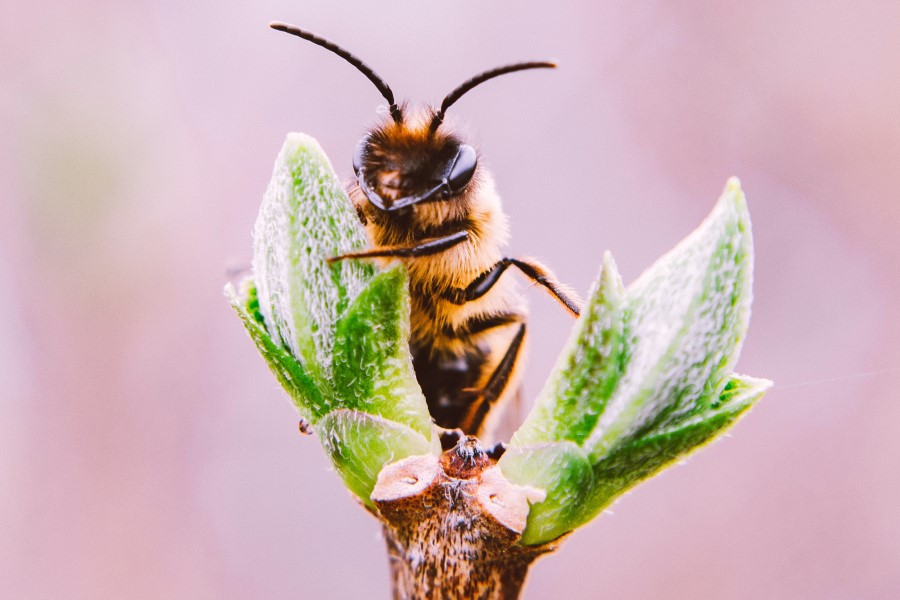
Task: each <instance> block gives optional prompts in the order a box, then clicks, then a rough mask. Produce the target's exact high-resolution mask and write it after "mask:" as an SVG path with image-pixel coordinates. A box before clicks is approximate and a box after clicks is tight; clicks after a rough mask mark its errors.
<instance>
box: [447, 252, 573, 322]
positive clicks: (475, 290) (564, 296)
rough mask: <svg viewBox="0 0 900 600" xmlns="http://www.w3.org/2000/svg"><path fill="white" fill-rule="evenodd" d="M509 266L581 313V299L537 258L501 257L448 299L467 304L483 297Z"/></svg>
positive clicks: (567, 306) (455, 302) (571, 308)
mask: <svg viewBox="0 0 900 600" xmlns="http://www.w3.org/2000/svg"><path fill="white" fill-rule="evenodd" d="M509 267H516V268H518V269H519V270H520V271H521V272H522V273H523V274H524V275H525V276H526V277H528V278H529V279H531V280H532V281H534V282H535V283H539V284H540V285H542V286H544V287H545V288H547V291H549V292H550V294H551V295H553V297H554V298H555V299H556V300H557V301H559V303H560V304H562V305H563V306H564V307H566V310H568V311H569V312H570V313H572V315H573V316H576V317H577V316H578V315H579V314H581V300H579V299H578V298H577V297H574V296H573V295H572V294H571V293H570V292H568V291H566V289H565V288H564V286H563V285H562V284H561V283H560V282H559V281H557V280H556V277H555V276H554V275H553V273H551V272H550V270H549V269H547V268H546V267H544V266H543V265H541V264H540V263H539V262H537V261H535V260H530V259H525V258H502V259H500V260H499V261H498V262H497V264H495V265H494V266H493V267H491V268H490V269H488V270H487V271H485V272H484V273H482V274H481V275H479V276H478V277H476V278H475V279H474V280H473V281H472V283H470V284H469V285H468V286H467V287H465V288H462V289H459V288H457V289H454V290H451V293H450V294H448V295H447V299H448V300H449V301H450V302H453V303H454V304H465V303H466V302H471V301H472V300H477V299H478V298H481V297H482V296H484V295H485V294H486V293H488V291H490V289H491V288H492V287H494V284H495V283H497V281H499V279H500V276H501V275H503V273H504V272H505V271H506V269H508V268H509Z"/></svg>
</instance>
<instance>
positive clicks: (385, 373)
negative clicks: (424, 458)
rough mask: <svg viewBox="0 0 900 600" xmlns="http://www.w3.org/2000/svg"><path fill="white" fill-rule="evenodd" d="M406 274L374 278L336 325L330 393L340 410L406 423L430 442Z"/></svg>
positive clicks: (399, 268)
mask: <svg viewBox="0 0 900 600" xmlns="http://www.w3.org/2000/svg"><path fill="white" fill-rule="evenodd" d="M408 340H409V292H408V290H407V280H406V270H405V269H404V267H403V265H395V266H394V267H392V268H390V269H388V270H387V271H385V272H383V273H380V274H379V275H377V276H376V277H375V278H374V279H373V280H372V281H371V282H370V283H369V285H368V286H367V287H366V288H365V289H363V291H362V292H361V293H360V294H359V296H357V297H356V299H355V300H354V301H353V303H352V304H351V305H350V307H349V308H348V309H347V312H346V314H345V315H344V316H343V317H342V318H341V319H340V321H338V324H337V330H336V333H335V340H334V351H333V371H334V389H335V392H336V394H337V395H338V396H339V398H340V400H341V402H340V404H341V406H342V407H343V408H349V409H356V410H361V411H364V412H367V413H370V414H372V415H378V416H381V417H384V418H385V419H389V420H392V421H396V422H397V423H401V424H403V425H407V426H409V427H411V428H412V429H414V430H415V431H417V432H419V433H420V434H422V435H424V436H426V437H427V438H430V437H431V435H432V423H431V416H430V415H429V413H428V406H427V404H426V403H425V396H424V395H423V394H422V390H421V388H420V387H419V384H418V382H417V381H416V375H415V371H414V370H413V366H412V359H411V357H410V354H409V342H408Z"/></svg>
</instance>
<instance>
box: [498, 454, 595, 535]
mask: <svg viewBox="0 0 900 600" xmlns="http://www.w3.org/2000/svg"><path fill="white" fill-rule="evenodd" d="M498 466H499V467H500V469H501V470H502V471H503V476H504V477H506V478H507V479H508V480H509V481H510V482H512V483H515V484H517V485H523V486H529V487H533V488H538V489H540V490H542V491H543V492H544V493H545V494H546V497H545V498H544V500H542V501H541V502H538V503H536V504H534V505H533V506H532V507H531V510H529V512H528V522H527V524H526V526H525V531H524V532H523V533H522V538H521V540H520V541H521V543H522V544H525V545H531V544H540V543H543V542H546V541H550V540H553V539H556V538H558V537H559V536H561V535H563V534H564V533H567V532H569V531H571V530H572V529H573V528H574V525H573V523H576V522H577V521H578V519H579V517H580V516H581V513H582V504H583V502H584V498H585V496H586V495H587V494H589V493H590V492H591V490H592V489H593V486H594V474H593V472H592V470H591V463H590V461H589V460H588V457H587V454H585V452H584V451H583V450H582V449H581V448H580V447H579V446H578V444H575V443H573V442H557V443H551V444H538V445H534V446H524V447H510V448H508V449H507V451H506V452H505V453H504V454H503V456H502V457H501V458H500V461H499V462H498Z"/></svg>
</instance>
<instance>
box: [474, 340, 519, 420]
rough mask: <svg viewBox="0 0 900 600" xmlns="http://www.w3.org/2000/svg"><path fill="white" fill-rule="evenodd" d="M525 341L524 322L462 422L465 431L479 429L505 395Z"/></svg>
mask: <svg viewBox="0 0 900 600" xmlns="http://www.w3.org/2000/svg"><path fill="white" fill-rule="evenodd" d="M524 341H525V323H522V324H520V325H519V329H518V331H516V335H515V336H513V339H512V342H510V344H509V348H507V349H506V354H504V355H503V358H501V359H500V363H499V364H498V365H497V368H495V369H494V372H493V373H491V377H490V379H488V382H487V384H486V385H485V386H484V389H483V390H481V394H480V395H481V401H480V402H478V403H477V404H474V405H473V407H472V410H471V411H469V414H468V416H467V417H466V419H465V420H464V422H463V424H462V429H463V431H478V430H479V429H480V428H481V425H482V423H483V422H484V418H485V417H486V416H487V414H488V411H489V410H490V409H491V407H492V406H493V405H494V403H495V402H496V401H497V399H498V398H500V396H502V395H503V390H505V389H506V385H507V384H508V383H509V380H510V377H511V376H512V373H513V369H514V368H515V366H516V359H517V358H518V357H519V350H521V349H522V342H524Z"/></svg>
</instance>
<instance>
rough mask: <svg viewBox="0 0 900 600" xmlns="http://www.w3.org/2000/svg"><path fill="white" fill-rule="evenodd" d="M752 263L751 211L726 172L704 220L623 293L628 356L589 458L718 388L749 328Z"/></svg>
mask: <svg viewBox="0 0 900 600" xmlns="http://www.w3.org/2000/svg"><path fill="white" fill-rule="evenodd" d="M752 271H753V242H752V238H751V235H750V216H749V214H748V213H747V205H746V202H745V201H744V195H743V193H742V192H741V188H740V184H739V183H738V181H737V179H731V180H729V182H728V185H727V186H726V188H725V192H724V193H723V195H722V197H721V198H720V199H719V202H718V203H717V204H716V207H715V208H714V209H713V211H712V213H711V214H710V215H709V216H708V217H707V218H706V220H705V221H704V222H703V224H702V225H700V227H699V228H698V229H697V230H696V231H694V232H693V233H692V234H691V235H689V236H688V237H687V238H686V239H685V240H684V241H682V242H681V243H680V244H678V246H676V247H675V249H673V250H672V251H671V252H669V253H668V254H666V255H665V256H664V257H662V258H661V259H660V260H658V261H657V262H656V264H654V265H653V266H652V267H651V268H650V269H648V270H647V271H646V272H645V273H644V274H643V275H641V277H640V278H639V279H638V280H637V281H636V282H635V283H634V285H632V286H631V287H630V288H629V289H628V291H627V293H626V306H627V308H626V310H627V311H628V314H627V321H628V334H627V336H626V341H625V344H626V347H627V348H628V351H627V352H628V354H629V361H628V366H627V368H626V369H625V372H624V374H623V375H622V377H621V379H620V380H619V382H618V385H617V386H616V391H615V392H614V394H613V395H612V397H611V398H610V399H609V401H608V402H607V403H606V406H605V410H604V412H603V414H602V415H601V416H600V419H599V420H598V422H597V426H596V428H595V429H594V431H593V433H591V435H590V437H589V438H588V439H587V440H586V442H585V446H586V448H587V449H588V451H589V452H590V453H591V456H592V458H593V459H594V460H599V459H600V458H602V457H603V456H605V455H606V454H608V453H609V452H611V451H612V450H614V449H615V447H616V446H617V445H620V444H623V443H626V442H627V441H628V440H629V439H632V438H634V437H637V436H640V435H642V434H644V433H646V432H648V431H650V430H652V429H655V428H657V429H658V428H661V427H665V426H666V425H669V424H672V423H675V422H677V421H679V420H680V419H682V418H685V417H687V416H688V415H690V414H691V413H693V412H696V411H702V410H704V409H705V408H706V407H707V405H706V404H705V403H706V402H709V401H711V399H715V398H717V397H718V394H719V392H720V391H721V390H722V388H723V387H724V386H725V382H726V380H727V378H728V375H729V373H730V372H731V370H732V368H733V367H734V363H735V362H736V361H737V357H738V354H739V353H740V348H741V344H742V342H743V340H744V336H745V335H746V332H747V326H748V324H749V319H750V301H751V285H752Z"/></svg>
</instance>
